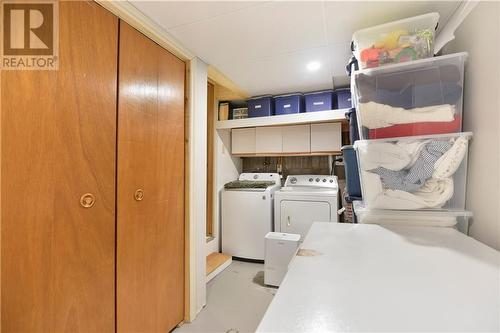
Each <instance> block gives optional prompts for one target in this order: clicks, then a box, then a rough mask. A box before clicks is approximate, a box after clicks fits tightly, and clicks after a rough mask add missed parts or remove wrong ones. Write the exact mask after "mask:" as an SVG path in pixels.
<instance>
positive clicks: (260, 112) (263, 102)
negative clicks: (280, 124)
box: [247, 95, 274, 118]
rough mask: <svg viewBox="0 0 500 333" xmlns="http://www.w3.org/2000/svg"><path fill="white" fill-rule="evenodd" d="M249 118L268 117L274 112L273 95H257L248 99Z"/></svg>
mask: <svg viewBox="0 0 500 333" xmlns="http://www.w3.org/2000/svg"><path fill="white" fill-rule="evenodd" d="M247 103H248V118H255V117H268V116H272V115H273V114H274V102H273V96H271V95H266V96H256V97H252V98H250V99H249V100H247Z"/></svg>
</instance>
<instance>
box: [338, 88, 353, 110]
mask: <svg viewBox="0 0 500 333" xmlns="http://www.w3.org/2000/svg"><path fill="white" fill-rule="evenodd" d="M334 94H335V99H336V101H337V103H336V104H337V105H336V106H337V109H350V108H352V102H351V89H349V88H345V89H337V90H335V91H334Z"/></svg>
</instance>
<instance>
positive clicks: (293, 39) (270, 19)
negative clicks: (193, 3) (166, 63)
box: [169, 1, 327, 63]
mask: <svg viewBox="0 0 500 333" xmlns="http://www.w3.org/2000/svg"><path fill="white" fill-rule="evenodd" d="M322 17H323V4H322V3H321V2H315V1H313V2H281V1H280V2H270V3H265V4H263V5H260V6H253V7H249V8H247V9H245V10H241V11H236V12H233V13H231V14H228V15H221V16H217V17H214V18H211V19H207V20H204V21H200V22H197V23H193V24H188V25H184V26H181V27H178V28H174V29H170V30H169V33H171V34H172V35H173V36H174V37H175V38H177V39H178V40H180V41H181V42H182V43H183V44H184V45H185V46H186V47H187V48H188V49H190V50H192V51H193V52H194V53H195V54H197V55H200V56H201V57H202V58H203V59H204V60H205V61H207V62H208V63H215V62H217V63H225V62H234V60H235V59H238V61H250V60H256V59H260V58H266V57H269V56H275V55H278V54H280V55H281V54H284V53H287V52H293V51H297V50H303V49H310V48H315V47H321V46H326V45H327V40H326V36H325V30H324V25H323V20H322Z"/></svg>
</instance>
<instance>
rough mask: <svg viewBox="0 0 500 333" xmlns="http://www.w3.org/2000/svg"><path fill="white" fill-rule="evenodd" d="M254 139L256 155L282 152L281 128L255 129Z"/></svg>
mask: <svg viewBox="0 0 500 333" xmlns="http://www.w3.org/2000/svg"><path fill="white" fill-rule="evenodd" d="M255 139H256V140H255V150H256V152H257V153H258V154H266V153H282V152H283V135H282V127H257V128H256V132H255Z"/></svg>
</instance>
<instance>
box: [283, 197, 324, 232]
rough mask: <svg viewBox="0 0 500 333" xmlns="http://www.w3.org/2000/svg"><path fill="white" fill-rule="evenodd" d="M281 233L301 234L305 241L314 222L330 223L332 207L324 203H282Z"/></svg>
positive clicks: (289, 201)
mask: <svg viewBox="0 0 500 333" xmlns="http://www.w3.org/2000/svg"><path fill="white" fill-rule="evenodd" d="M280 209H281V212H280V216H281V221H280V228H281V229H280V232H285V233H291V234H299V235H300V236H301V237H300V240H301V241H303V240H304V237H305V235H306V234H307V232H308V231H309V228H311V225H312V224H313V222H330V221H331V218H332V217H331V206H330V204H329V203H328V202H326V201H325V202H322V201H295V200H284V201H281V207H280Z"/></svg>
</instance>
